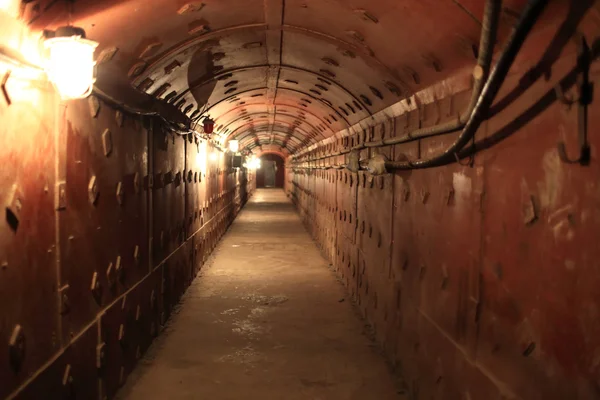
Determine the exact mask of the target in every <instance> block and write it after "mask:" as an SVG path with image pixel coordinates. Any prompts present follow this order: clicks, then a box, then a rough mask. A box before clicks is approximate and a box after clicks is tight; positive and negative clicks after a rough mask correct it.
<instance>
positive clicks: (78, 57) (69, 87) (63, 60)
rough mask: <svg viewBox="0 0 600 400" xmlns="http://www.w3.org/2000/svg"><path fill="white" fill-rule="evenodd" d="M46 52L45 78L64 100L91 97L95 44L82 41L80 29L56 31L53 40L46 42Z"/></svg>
mask: <svg viewBox="0 0 600 400" xmlns="http://www.w3.org/2000/svg"><path fill="white" fill-rule="evenodd" d="M44 44H45V47H46V48H47V49H48V50H49V52H50V54H49V58H48V65H47V73H48V77H49V78H50V80H51V81H52V83H54V86H55V87H56V89H57V90H58V92H59V93H60V96H61V97H62V98H63V99H79V98H84V97H87V96H89V95H90V94H91V93H92V89H93V86H94V82H95V81H96V79H95V76H94V66H95V65H96V62H95V61H94V51H95V50H96V47H98V43H97V42H94V41H92V40H88V39H85V31H84V30H83V29H81V28H75V27H63V28H59V29H58V30H57V32H56V33H55V36H54V37H52V38H49V39H46V41H45V42H44Z"/></svg>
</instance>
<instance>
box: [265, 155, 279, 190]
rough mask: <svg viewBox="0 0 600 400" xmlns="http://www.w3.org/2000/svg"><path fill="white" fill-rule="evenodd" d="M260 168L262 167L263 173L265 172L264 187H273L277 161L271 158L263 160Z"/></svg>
mask: <svg viewBox="0 0 600 400" xmlns="http://www.w3.org/2000/svg"><path fill="white" fill-rule="evenodd" d="M262 168H263V169H264V171H263V173H264V174H265V187H266V188H273V187H275V176H276V174H277V163H276V162H275V161H271V160H265V161H263V164H262Z"/></svg>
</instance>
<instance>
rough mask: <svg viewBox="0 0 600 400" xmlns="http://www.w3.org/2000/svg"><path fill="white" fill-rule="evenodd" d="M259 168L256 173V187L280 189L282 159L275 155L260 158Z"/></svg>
mask: <svg viewBox="0 0 600 400" xmlns="http://www.w3.org/2000/svg"><path fill="white" fill-rule="evenodd" d="M260 163H261V167H260V169H259V170H257V171H256V186H257V187H259V188H282V187H283V180H284V176H285V175H284V173H285V168H284V163H283V158H281V157H280V156H278V155H277V154H265V155H263V156H262V157H260Z"/></svg>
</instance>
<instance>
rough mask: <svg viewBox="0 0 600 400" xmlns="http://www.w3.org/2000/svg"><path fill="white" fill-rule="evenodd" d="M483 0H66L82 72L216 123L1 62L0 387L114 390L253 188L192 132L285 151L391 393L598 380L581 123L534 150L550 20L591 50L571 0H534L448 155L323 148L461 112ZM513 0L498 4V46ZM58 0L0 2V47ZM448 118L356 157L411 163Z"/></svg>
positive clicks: (549, 57)
mask: <svg viewBox="0 0 600 400" xmlns="http://www.w3.org/2000/svg"><path fill="white" fill-rule="evenodd" d="M483 3H484V2H481V1H470V0H460V1H450V0H447V1H446V0H444V1H438V0H430V1H429V0H428V1H420V2H413V1H409V0H402V1H398V0H389V1H387V0H386V1H384V0H381V1H362V0H353V1H341V0H340V1H335V0H326V1H319V2H316V1H301V0H287V1H285V2H284V1H281V0H260V1H259V0H252V1H244V2H240V1H236V0H226V1H215V0H206V1H203V2H184V1H180V2H173V1H170V0H156V1H153V2H152V5H150V4H149V3H148V2H147V1H145V0H144V1H143V0H130V1H117V0H110V1H103V2H98V1H94V0H79V1H76V2H75V13H74V17H73V20H74V22H76V24H77V25H78V26H82V27H83V28H85V29H86V31H87V32H88V36H89V37H90V38H92V39H94V40H97V41H99V42H100V43H101V45H100V47H99V48H98V51H97V54H96V58H97V60H98V71H97V72H98V81H97V86H98V88H99V89H101V91H102V92H103V93H107V94H108V95H109V96H111V97H113V98H114V99H116V100H118V102H119V103H124V104H126V105H127V106H129V107H137V108H140V109H144V108H147V107H148V105H149V104H152V105H155V104H160V108H159V109H160V110H161V114H162V115H163V116H164V117H168V118H171V117H172V118H175V119H179V120H185V118H197V117H199V116H202V115H203V114H204V113H208V114H209V115H210V116H211V117H212V118H213V119H215V121H216V124H215V127H216V135H215V136H214V137H213V139H214V140H213V141H212V142H208V141H206V140H205V141H203V142H200V141H199V140H198V142H196V139H191V141H190V140H189V139H184V138H182V137H179V136H178V135H176V134H174V133H173V132H172V131H171V129H170V127H167V126H165V125H164V124H163V122H161V121H162V120H161V119H160V118H151V117H140V116H136V115H131V114H129V113H127V111H125V110H123V109H122V107H120V106H119V105H117V104H115V103H114V102H105V101H104V100H102V98H99V97H96V96H93V97H90V98H89V99H86V100H81V101H73V102H68V103H61V102H60V101H59V100H58V98H57V97H56V94H55V93H54V91H53V88H52V87H51V86H50V85H49V83H48V82H47V81H46V80H45V79H44V78H43V77H35V78H34V79H32V78H31V77H30V76H28V75H21V74H20V72H19V71H20V70H19V68H16V67H14V66H12V65H9V64H6V65H5V64H4V63H1V64H0V65H1V68H2V69H1V70H0V72H1V73H2V76H4V77H6V72H7V71H8V70H11V71H12V73H11V75H10V77H9V79H7V80H6V82H5V84H4V85H3V87H4V89H5V90H3V92H2V99H1V101H2V103H1V104H0V119H1V121H2V123H1V124H0V142H1V143H2V146H0V159H1V160H2V165H4V166H5V167H3V171H2V174H0V179H1V181H0V187H1V188H2V190H1V192H0V199H1V200H2V202H3V204H5V211H6V219H5V221H4V225H3V226H2V227H1V228H0V229H1V230H0V240H1V241H0V251H1V253H0V256H1V257H2V258H1V259H0V263H1V264H0V276H2V279H0V289H1V290H0V300H1V301H0V302H1V303H2V304H4V305H11V306H10V307H9V306H2V309H1V310H2V314H1V315H2V323H1V324H0V338H4V339H5V343H8V346H3V347H0V360H5V362H0V382H1V384H0V397H6V396H9V397H10V396H16V397H19V398H36V396H37V397H39V394H40V393H46V394H47V393H52V394H53V396H54V395H55V396H54V397H59V396H63V395H67V396H68V395H71V394H76V396H77V397H81V398H104V396H107V397H109V398H111V397H113V396H114V393H115V392H116V390H117V389H118V387H119V386H120V385H121V384H122V383H123V381H124V380H125V379H126V378H127V375H128V374H129V372H130V371H131V369H132V368H133V366H134V365H135V363H136V360H137V359H138V358H139V357H140V356H141V355H142V354H143V353H144V351H145V350H146V349H147V347H148V345H149V343H150V342H151V340H152V338H153V337H154V336H155V335H156V334H157V333H158V332H159V330H160V327H161V326H162V324H163V323H164V321H165V319H166V318H167V317H168V315H169V312H170V310H171V308H172V306H173V305H174V304H175V303H176V301H177V298H178V297H179V295H180V294H181V293H182V292H183V291H184V290H185V287H186V286H187V285H188V284H189V281H190V279H191V277H192V276H193V275H194V274H195V272H196V271H197V270H198V269H199V268H200V266H201V265H202V262H203V260H204V259H205V258H206V257H207V255H208V254H209V253H210V250H211V249H212V248H213V247H214V245H215V243H216V241H217V240H218V237H219V236H220V235H221V234H222V233H223V231H224V229H225V228H226V226H227V225H228V223H229V222H230V221H231V220H232V218H234V216H235V214H236V213H237V212H238V211H239V208H240V207H241V206H242V205H243V203H244V202H245V200H246V199H247V197H248V196H249V195H250V194H251V193H252V191H253V188H254V185H255V184H256V180H255V176H254V174H252V173H248V174H246V173H244V172H243V171H242V170H237V171H236V170H232V169H231V168H230V166H229V165H227V163H226V160H227V158H226V157H221V156H220V155H219V154H221V153H220V152H219V151H217V150H216V146H217V145H218V146H226V145H227V141H228V140H229V139H237V140H239V141H240V144H241V148H242V150H243V151H244V152H251V153H254V154H256V155H257V156H260V155H262V154H267V153H276V154H279V155H281V156H282V157H284V158H286V177H285V182H284V184H285V187H286V191H287V192H288V194H289V196H290V197H291V198H292V199H293V201H294V202H295V203H296V205H297V207H298V209H299V211H300V213H301V215H302V216H303V218H304V220H305V222H306V225H307V229H309V230H310V231H311V233H312V234H313V235H314V237H315V239H316V241H317V242H318V243H319V244H320V246H321V247H322V249H323V253H324V255H325V256H326V257H327V258H328V259H329V260H330V261H331V263H332V265H333V266H334V267H335V269H336V271H337V272H338V274H339V276H340V277H341V279H342V281H343V282H344V284H345V285H346V286H347V288H348V290H349V292H350V293H351V294H352V296H353V298H354V300H355V301H356V303H357V305H358V308H359V309H360V311H361V313H362V315H363V316H364V317H365V319H366V320H367V321H368V322H369V323H370V324H371V325H372V327H373V330H374V336H375V339H376V340H377V342H378V343H379V344H380V345H381V346H382V348H383V350H384V354H385V355H386V357H388V359H389V360H390V362H391V363H392V364H393V365H394V366H395V368H396V370H397V371H398V373H399V375H400V376H402V378H403V380H404V387H405V388H406V391H407V392H410V394H411V395H412V396H413V397H414V398H430V397H432V396H438V397H439V398H447V399H462V398H471V399H491V398H502V397H504V398H522V399H564V398H580V399H594V398H597V395H598V394H597V382H598V379H599V376H598V373H599V372H598V362H597V356H596V355H597V352H598V349H599V348H600V347H599V344H598V340H597V339H596V337H597V335H596V334H595V332H597V331H598V329H599V327H598V322H597V320H598V319H597V318H596V314H595V313H596V311H595V310H596V308H597V307H598V304H599V303H600V298H599V297H598V295H597V291H596V290H595V288H596V286H597V284H596V283H597V282H598V279H599V275H598V271H597V267H598V266H597V262H596V260H598V259H600V257H599V256H600V255H599V254H598V250H597V246H595V242H594V239H595V238H596V237H597V236H598V233H599V231H600V222H599V219H598V213H599V210H598V203H599V202H600V197H599V192H598V188H597V180H598V179H597V178H598V176H600V173H599V172H600V171H599V170H598V166H597V151H598V150H597V149H598V140H597V137H596V135H589V141H590V142H589V145H590V149H591V163H590V164H589V165H581V163H577V162H575V163H569V162H568V161H567V160H566V159H565V157H564V156H565V155H563V154H562V153H561V152H560V151H559V150H558V148H557V143H559V142H564V143H565V145H566V149H567V154H566V156H567V157H570V158H571V159H574V158H575V157H576V154H577V149H578V145H579V143H578V138H577V134H576V132H578V131H579V129H581V125H580V124H579V123H578V112H579V105H578V104H577V103H576V100H577V98H578V87H577V85H576V83H577V71H576V70H575V66H576V64H577V51H578V49H577V45H576V40H575V38H576V37H577V36H576V34H582V35H584V36H585V37H586V38H587V40H588V42H589V43H590V44H594V46H592V53H593V57H595V56H596V53H595V52H597V44H595V39H596V37H597V34H598V28H597V27H598V20H599V17H598V6H597V5H596V4H595V3H594V2H593V1H587V0H586V1H566V0H564V1H553V2H550V6H549V7H548V9H547V10H546V11H545V12H544V14H543V15H542V18H541V20H540V21H538V23H537V24H536V25H535V27H534V29H533V32H532V33H531V35H530V37H529V38H528V39H527V40H526V41H525V43H524V48H523V49H522V51H521V52H520V53H519V55H518V57H517V60H516V62H515V64H514V65H513V67H512V69H511V73H510V75H509V77H508V79H507V80H506V82H505V83H504V84H503V86H502V89H501V92H500V95H499V96H498V100H497V102H496V103H495V105H494V106H493V107H492V110H491V112H490V114H489V115H488V119H487V121H486V122H485V123H484V124H483V125H482V126H481V128H480V129H479V130H478V132H477V135H476V136H475V139H474V141H475V149H476V150H477V151H476V152H475V154H474V155H473V157H471V158H469V157H464V158H462V159H460V160H459V161H457V162H456V163H454V164H451V165H447V166H444V167H440V168H435V169H427V170H414V171H403V172H392V173H389V174H386V175H384V176H380V177H373V176H371V175H369V174H367V173H365V172H364V171H361V172H358V173H352V172H350V171H348V170H345V169H340V167H342V168H343V165H345V164H346V163H347V162H348V155H345V154H342V153H343V151H344V150H348V149H350V148H352V147H354V146H356V145H358V144H361V143H364V142H366V141H374V140H380V139H390V138H394V137H399V136H402V135H405V134H406V133H409V132H411V131H413V130H414V129H417V128H422V127H427V126H432V125H436V124H439V123H442V122H445V121H448V120H451V119H452V118H454V117H456V115H457V114H459V113H460V112H461V110H464V109H465V108H466V106H467V104H468V101H469V97H470V89H471V87H472V75H471V72H472V70H473V66H474V63H475V61H476V57H477V54H476V53H477V43H478V38H479V34H480V30H481V15H482V14H483ZM525 3H526V1H524V0H510V1H509V0H507V1H505V2H503V11H502V17H501V19H500V26H499V31H498V40H497V41H498V43H497V49H501V48H502V46H503V45H504V44H505V43H506V40H507V38H508V36H509V33H510V31H511V28H512V27H513V26H514V25H515V23H516V20H517V18H518V15H519V14H520V13H521V11H522V10H523V8H524V5H525ZM7 4H8V5H9V6H7ZM59 4H60V2H53V1H50V0H34V1H28V2H19V1H4V2H0V7H1V9H2V13H1V17H2V24H0V26H2V28H0V34H1V38H0V40H1V43H2V44H3V45H4V44H6V45H7V46H9V47H11V46H12V47H16V48H17V49H18V50H20V52H21V53H23V54H25V55H26V56H27V57H29V58H35V54H36V51H35V49H36V42H37V38H38V37H39V34H40V32H41V30H42V29H54V28H56V27H57V26H60V25H62V24H64V23H65V21H66V17H67V13H66V11H65V10H66V9H65V8H63V7H61V6H59ZM157 21H160V23H157ZM15 43H16V44H15ZM496 59H497V57H496ZM574 71H575V72H574ZM590 76H591V79H592V81H594V82H595V81H597V80H598V70H597V67H596V66H595V64H594V65H592V69H591V75H590ZM156 101H158V103H155V102H156ZM574 101H575V102H574ZM590 107H591V110H592V111H594V110H596V109H597V105H596V104H595V103H592V104H591V105H590ZM596 114H597V113H595V112H590V114H589V116H590V117H589V122H588V131H589V132H594V127H595V126H596V124H597V123H598V121H597V118H596ZM455 138H456V134H455V133H454V134H449V135H444V136H438V137H434V138H427V139H420V140H414V141H411V142H410V143H404V144H398V145H394V146H383V147H380V148H378V149H363V150H361V153H360V158H361V159H362V160H363V161H366V160H368V159H369V158H370V157H372V156H373V155H374V154H375V153H382V154H384V155H386V156H387V157H388V158H389V159H391V160H396V161H402V160H405V159H407V158H408V159H417V158H423V157H427V156H428V155H434V154H438V153H439V152H440V151H441V150H443V149H445V148H447V147H448V146H449V145H450V144H451V143H452V142H453V140H454V139H455ZM211 154H215V156H211ZM307 167H308V168H307ZM33 282H35V284H34V283H33ZM12 305H18V307H13V306H12ZM40 310H44V312H40Z"/></svg>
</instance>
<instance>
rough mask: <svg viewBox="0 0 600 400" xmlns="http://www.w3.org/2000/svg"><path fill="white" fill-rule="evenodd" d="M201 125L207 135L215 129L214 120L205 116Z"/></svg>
mask: <svg viewBox="0 0 600 400" xmlns="http://www.w3.org/2000/svg"><path fill="white" fill-rule="evenodd" d="M202 127H203V128H204V133H206V134H207V135H210V134H211V133H213V130H214V129H215V121H213V120H212V119H210V117H206V118H204V120H203V121H202Z"/></svg>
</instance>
